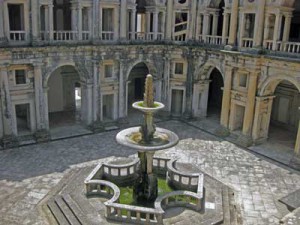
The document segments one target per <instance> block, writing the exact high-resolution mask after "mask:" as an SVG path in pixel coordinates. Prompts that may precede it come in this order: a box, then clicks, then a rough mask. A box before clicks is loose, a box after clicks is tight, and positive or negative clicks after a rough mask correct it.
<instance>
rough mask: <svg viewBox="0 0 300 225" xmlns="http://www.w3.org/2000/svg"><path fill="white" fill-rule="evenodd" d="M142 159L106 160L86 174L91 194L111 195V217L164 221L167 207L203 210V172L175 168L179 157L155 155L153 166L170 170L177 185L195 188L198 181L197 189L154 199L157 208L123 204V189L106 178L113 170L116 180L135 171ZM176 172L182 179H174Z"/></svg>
mask: <svg viewBox="0 0 300 225" xmlns="http://www.w3.org/2000/svg"><path fill="white" fill-rule="evenodd" d="M138 163H139V159H134V160H132V162H130V163H125V164H122V163H119V164H120V165H118V163H114V162H110V163H102V164H99V165H97V167H96V168H95V169H93V171H92V172H91V173H90V174H89V176H88V177H87V178H86V180H85V182H84V183H85V186H86V195H87V196H88V197H96V196H101V197H106V198H109V200H108V201H106V202H105V203H104V205H105V207H106V217H107V218H108V219H111V220H114V221H120V222H126V223H135V224H163V215H164V213H165V211H164V210H165V209H166V208H168V207H173V206H184V207H188V208H190V209H193V210H195V211H201V210H203V205H204V202H203V174H201V173H197V174H188V173H182V172H179V171H177V170H176V168H175V164H176V161H174V160H170V159H168V158H159V157H155V158H153V167H154V168H156V169H159V170H162V171H166V170H167V171H168V174H171V176H170V175H169V176H168V177H169V178H168V179H169V180H170V182H171V183H172V185H173V186H175V185H176V182H179V183H180V184H181V185H187V186H191V187H192V188H191V187H190V188H191V189H193V187H194V183H195V186H196V192H191V191H173V192H170V193H167V194H165V195H162V196H159V197H158V198H157V199H156V201H155V202H154V208H147V207H140V206H134V205H125V204H120V203H119V200H120V189H119V188H118V186H116V185H115V184H113V183H112V182H111V181H108V180H102V179H103V178H104V177H105V176H106V175H107V174H109V175H111V176H114V179H113V180H114V182H115V181H116V179H118V178H119V177H121V176H122V175H124V176H130V175H132V174H135V173H136V172H137V165H138ZM124 169H125V170H124ZM122 171H123V172H122ZM162 173H165V172H162ZM176 176H178V180H177V181H175V180H172V179H173V178H175V177H176ZM174 184H175V185H174ZM177 186H178V185H177Z"/></svg>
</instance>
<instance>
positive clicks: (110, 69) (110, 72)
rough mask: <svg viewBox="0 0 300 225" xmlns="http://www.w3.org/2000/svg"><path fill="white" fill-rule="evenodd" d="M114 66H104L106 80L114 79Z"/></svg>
mask: <svg viewBox="0 0 300 225" xmlns="http://www.w3.org/2000/svg"><path fill="white" fill-rule="evenodd" d="M113 69H114V68H113V65H111V64H107V65H104V77H105V78H112V77H113Z"/></svg>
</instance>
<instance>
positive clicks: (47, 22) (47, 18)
mask: <svg viewBox="0 0 300 225" xmlns="http://www.w3.org/2000/svg"><path fill="white" fill-rule="evenodd" d="M43 7H44V8H45V32H46V33H45V37H44V40H49V38H50V33H49V32H50V25H49V6H48V5H43Z"/></svg>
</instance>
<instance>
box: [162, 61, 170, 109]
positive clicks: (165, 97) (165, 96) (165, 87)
mask: <svg viewBox="0 0 300 225" xmlns="http://www.w3.org/2000/svg"><path fill="white" fill-rule="evenodd" d="M169 80H170V59H169V57H166V56H165V58H164V73H163V85H162V89H163V90H162V102H163V103H164V104H165V105H167V103H168V99H169V92H168V91H169V88H170V85H169ZM165 110H167V109H165Z"/></svg>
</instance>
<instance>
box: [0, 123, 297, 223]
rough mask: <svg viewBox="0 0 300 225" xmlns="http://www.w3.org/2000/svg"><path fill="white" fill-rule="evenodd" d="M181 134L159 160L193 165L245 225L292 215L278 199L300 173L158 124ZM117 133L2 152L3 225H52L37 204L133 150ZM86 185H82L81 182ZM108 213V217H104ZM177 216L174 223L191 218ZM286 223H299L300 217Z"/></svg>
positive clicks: (182, 126)
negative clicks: (76, 173) (73, 175)
mask: <svg viewBox="0 0 300 225" xmlns="http://www.w3.org/2000/svg"><path fill="white" fill-rule="evenodd" d="M157 125H158V126H160V127H163V128H167V129H170V130H172V131H174V132H176V133H177V134H178V136H179V137H180V142H179V144H178V146H176V147H174V148H171V149H167V150H164V151H159V152H158V153H157V155H159V156H164V157H169V158H170V157H172V158H178V159H179V161H181V162H189V163H192V164H193V165H195V166H196V167H197V168H199V169H200V170H202V171H203V172H205V173H207V174H208V175H211V176H212V177H214V178H215V179H218V180H220V181H221V182H223V183H225V184H226V185H228V186H230V187H231V188H233V189H234V191H235V192H236V193H237V194H236V195H235V196H236V202H237V203H238V204H240V207H241V212H242V219H243V224H246V225H259V224H279V223H280V220H281V219H282V218H283V217H284V216H286V215H287V214H288V213H290V212H289V211H288V209H287V207H286V206H285V205H284V204H282V203H280V202H279V201H278V200H279V199H281V198H283V197H285V196H286V195H288V194H290V193H292V192H294V191H296V190H298V189H300V173H299V172H297V171H295V170H292V169H290V168H288V167H285V166H283V165H280V164H276V163H274V162H272V161H266V160H265V159H264V158H261V157H260V156H257V155H254V154H253V153H251V152H249V151H247V150H245V149H242V148H240V147H237V146H236V145H234V144H232V143H230V142H228V141H224V140H221V139H219V138H217V137H215V136H213V135H211V134H209V133H206V132H204V131H202V130H200V129H197V128H196V127H194V126H190V125H188V124H186V123H182V122H179V121H168V122H160V123H158V124H157ZM117 132H118V130H114V131H109V132H104V133H100V134H92V135H87V136H81V137H76V138H69V139H63V140H58V141H52V142H49V143H43V144H36V145H29V146H23V147H19V148H15V149H8V150H4V151H1V152H0V224H4V225H10V224H40V225H42V224H43V225H44V224H48V222H47V220H45V218H44V217H43V214H42V213H40V212H39V207H37V205H38V203H39V202H40V201H41V200H42V199H43V198H44V197H45V196H46V195H47V194H48V193H49V192H50V191H51V190H52V189H53V188H54V187H55V186H56V185H57V184H58V183H59V182H60V181H61V180H62V178H63V177H65V176H67V175H68V174H69V173H70V172H71V171H73V170H75V169H77V168H84V167H87V166H93V165H96V164H97V163H99V162H102V161H106V160H109V158H110V157H112V156H130V155H132V154H134V153H135V151H134V150H131V149H128V148H125V147H122V146H120V145H118V144H117V143H116V141H115V135H116V134H117ZM82 182H83V181H82ZM103 214H104V212H103ZM184 215H185V214H182V215H178V216H177V220H176V218H175V219H174V220H173V221H174V224H178V225H180V224H182V225H185V224H187V223H185V221H188V220H189V218H188V217H185V216H184ZM290 217H291V218H288V217H286V219H285V220H284V221H283V223H285V224H294V225H295V224H300V212H299V210H298V212H297V211H296V213H295V214H294V215H291V216H290Z"/></svg>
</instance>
